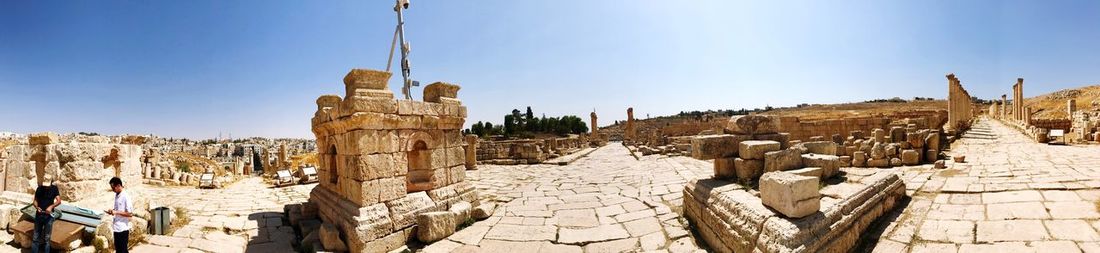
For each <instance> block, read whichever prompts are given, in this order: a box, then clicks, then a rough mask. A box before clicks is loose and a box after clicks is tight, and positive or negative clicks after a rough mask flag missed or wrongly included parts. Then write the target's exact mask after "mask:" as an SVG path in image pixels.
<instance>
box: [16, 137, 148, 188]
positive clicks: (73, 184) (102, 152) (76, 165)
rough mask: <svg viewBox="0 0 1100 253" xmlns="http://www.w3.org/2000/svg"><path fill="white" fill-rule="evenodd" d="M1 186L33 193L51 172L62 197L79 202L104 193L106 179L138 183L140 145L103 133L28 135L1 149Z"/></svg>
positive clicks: (139, 176)
mask: <svg viewBox="0 0 1100 253" xmlns="http://www.w3.org/2000/svg"><path fill="white" fill-rule="evenodd" d="M0 153H3V155H2V157H0V171H3V172H4V175H3V178H2V179H3V182H2V183H0V186H2V187H3V190H5V191H13V192H20V193H34V190H35V188H36V187H37V186H38V184H39V180H40V179H41V178H42V175H44V174H47V173H49V174H51V175H54V178H55V183H56V185H57V186H58V188H59V190H60V191H61V199H62V200H64V201H66V202H79V201H81V200H84V199H87V198H91V197H96V196H99V195H102V194H103V193H104V192H107V191H108V190H109V189H110V187H109V184H108V181H109V180H110V179H111V178H112V177H119V178H121V179H122V181H123V182H134V184H138V182H141V178H142V176H141V155H142V149H141V146H138V145H132V144H122V143H117V142H116V143H112V142H111V141H110V140H109V139H108V138H106V137H102V136H81V137H80V138H79V139H76V140H72V141H69V142H61V141H60V140H59V138H58V136H57V134H54V133H39V134H32V135H31V136H30V141H29V144H27V145H13V146H10V147H7V148H6V149H4V150H3V152H0Z"/></svg>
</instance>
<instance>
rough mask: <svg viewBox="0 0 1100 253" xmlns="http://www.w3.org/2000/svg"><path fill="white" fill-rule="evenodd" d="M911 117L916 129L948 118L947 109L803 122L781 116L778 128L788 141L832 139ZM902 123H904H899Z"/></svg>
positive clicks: (888, 125) (938, 124)
mask: <svg viewBox="0 0 1100 253" xmlns="http://www.w3.org/2000/svg"><path fill="white" fill-rule="evenodd" d="M905 119H910V121H912V123H919V124H918V128H939V127H940V126H942V125H943V124H944V123H945V122H946V120H947V111H943V110H921V111H905V112H898V113H895V114H893V115H875V116H867V117H859V118H843V119H830V120H819V121H808V122H803V121H801V120H799V118H798V117H781V118H780V119H779V131H780V132H784V133H789V134H790V136H791V137H790V138H791V140H802V141H809V140H810V139H811V138H812V137H814V136H821V137H824V138H831V136H833V135H840V136H842V137H846V136H848V135H849V134H850V133H851V132H853V131H861V132H865V133H870V132H871V130H874V129H876V128H881V129H890V127H891V123H894V122H895V121H903V120H905ZM899 125H900V126H905V125H907V124H899Z"/></svg>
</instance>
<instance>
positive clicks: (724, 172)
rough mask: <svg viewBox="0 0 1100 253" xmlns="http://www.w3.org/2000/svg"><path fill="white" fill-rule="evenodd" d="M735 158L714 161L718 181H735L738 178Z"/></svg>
mask: <svg viewBox="0 0 1100 253" xmlns="http://www.w3.org/2000/svg"><path fill="white" fill-rule="evenodd" d="M734 159H740V158H734V157H723V158H716V159H714V178H717V179H733V178H736V177H737V173H736V171H737V170H736V167H735V162H734Z"/></svg>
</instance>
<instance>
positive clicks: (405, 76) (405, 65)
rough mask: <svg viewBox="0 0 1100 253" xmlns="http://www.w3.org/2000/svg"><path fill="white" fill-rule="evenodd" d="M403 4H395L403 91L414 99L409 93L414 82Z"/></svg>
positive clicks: (407, 96)
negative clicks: (410, 66) (410, 67)
mask: <svg viewBox="0 0 1100 253" xmlns="http://www.w3.org/2000/svg"><path fill="white" fill-rule="evenodd" d="M401 5H402V4H401V0H397V5H396V6H394V9H395V10H397V36H398V38H399V39H400V40H401V77H402V80H403V81H404V82H403V85H404V86H403V87H404V88H403V89H402V90H401V92H402V93H405V99H409V100H412V95H410V94H409V93H411V89H412V88H411V87H410V85H412V84H411V83H410V82H409V72H410V70H409V58H408V57H409V48H408V42H406V41H405V17H404V15H403V14H402V12H401V9H402V6H401Z"/></svg>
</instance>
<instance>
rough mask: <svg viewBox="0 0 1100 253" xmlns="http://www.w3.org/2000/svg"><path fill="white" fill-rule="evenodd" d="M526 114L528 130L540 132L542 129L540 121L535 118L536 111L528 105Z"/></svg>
mask: <svg viewBox="0 0 1100 253" xmlns="http://www.w3.org/2000/svg"><path fill="white" fill-rule="evenodd" d="M524 116H526V119H524V121H525V122H526V124H527V128H526V129H527V131H528V132H538V131H540V129H539V122H538V121H537V120H535V112H534V111H531V107H530V106H528V107H527V115H524Z"/></svg>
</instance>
